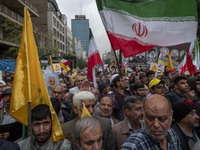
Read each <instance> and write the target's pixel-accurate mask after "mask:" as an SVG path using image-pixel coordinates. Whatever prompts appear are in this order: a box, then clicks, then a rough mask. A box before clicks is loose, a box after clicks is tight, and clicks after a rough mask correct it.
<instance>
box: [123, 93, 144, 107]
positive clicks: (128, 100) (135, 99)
mask: <svg viewBox="0 0 200 150" xmlns="http://www.w3.org/2000/svg"><path fill="white" fill-rule="evenodd" d="M142 102H143V99H142V98H141V97H140V96H137V95H133V96H129V97H127V98H125V99H124V110H125V109H128V110H131V104H132V103H135V104H139V103H142Z"/></svg>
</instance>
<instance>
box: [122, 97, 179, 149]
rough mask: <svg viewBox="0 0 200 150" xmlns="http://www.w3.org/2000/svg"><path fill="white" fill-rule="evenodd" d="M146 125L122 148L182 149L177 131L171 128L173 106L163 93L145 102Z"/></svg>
mask: <svg viewBox="0 0 200 150" xmlns="http://www.w3.org/2000/svg"><path fill="white" fill-rule="evenodd" d="M143 109H144V124H145V126H144V127H143V128H141V130H140V131H139V132H137V133H133V134H132V135H131V136H130V137H129V138H128V139H127V140H126V142H125V143H124V144H123V145H122V146H121V150H133V149H134V150H159V149H163V150H167V149H168V150H181V149H182V148H181V142H180V140H179V138H178V135H177V134H176V132H175V131H174V130H172V129H170V125H171V122H172V114H173V112H172V108H171V105H170V102H169V101H168V100H167V99H166V98H165V97H164V96H161V95H158V94H154V95H152V96H150V97H149V98H147V99H146V101H144V103H143Z"/></svg>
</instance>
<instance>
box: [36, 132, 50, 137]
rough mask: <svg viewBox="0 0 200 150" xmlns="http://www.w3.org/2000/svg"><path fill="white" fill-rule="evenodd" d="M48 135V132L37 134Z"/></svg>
mask: <svg viewBox="0 0 200 150" xmlns="http://www.w3.org/2000/svg"><path fill="white" fill-rule="evenodd" d="M47 134H48V133H47V132H43V133H39V134H37V135H36V136H41V135H47Z"/></svg>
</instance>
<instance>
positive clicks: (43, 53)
mask: <svg viewBox="0 0 200 150" xmlns="http://www.w3.org/2000/svg"><path fill="white" fill-rule="evenodd" d="M44 36H45V41H43V42H41V38H40V37H41V33H40V32H37V33H35V37H37V38H36V39H37V40H38V41H37V40H36V43H37V46H38V55H39V58H40V59H45V58H47V57H49V56H50V55H52V56H57V55H58V54H59V51H58V45H55V46H54V45H53V39H54V40H55V41H56V39H55V37H54V36H53V35H52V34H46V35H44ZM55 43H56V42H55Z"/></svg>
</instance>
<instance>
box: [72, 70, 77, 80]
mask: <svg viewBox="0 0 200 150" xmlns="http://www.w3.org/2000/svg"><path fill="white" fill-rule="evenodd" d="M76 77H77V72H76V71H74V73H73V74H72V80H73V81H74V82H75V81H76Z"/></svg>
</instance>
